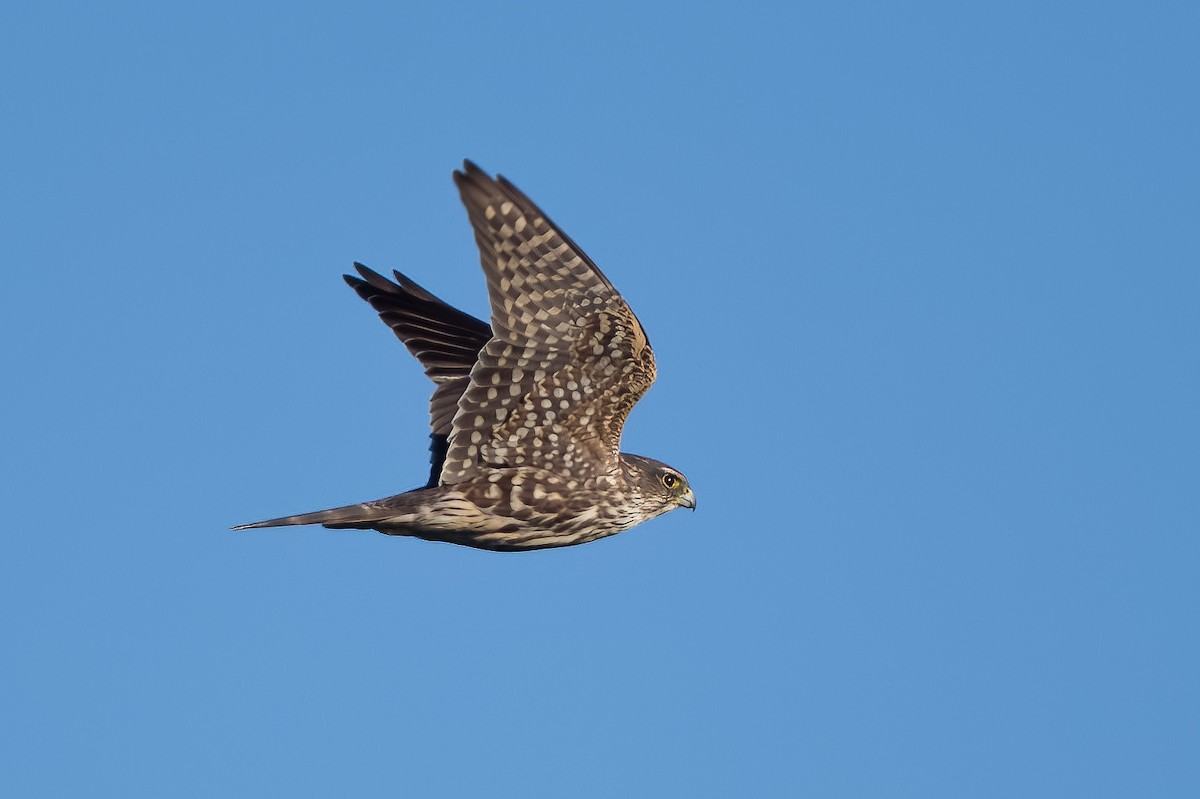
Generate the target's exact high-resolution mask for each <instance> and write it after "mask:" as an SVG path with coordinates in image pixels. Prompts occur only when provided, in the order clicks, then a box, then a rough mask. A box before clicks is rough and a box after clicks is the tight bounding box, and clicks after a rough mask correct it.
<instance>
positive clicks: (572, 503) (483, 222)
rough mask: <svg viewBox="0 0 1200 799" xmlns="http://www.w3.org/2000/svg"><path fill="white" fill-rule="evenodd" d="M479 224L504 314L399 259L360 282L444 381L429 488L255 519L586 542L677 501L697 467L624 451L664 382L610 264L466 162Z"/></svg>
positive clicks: (461, 176)
mask: <svg viewBox="0 0 1200 799" xmlns="http://www.w3.org/2000/svg"><path fill="white" fill-rule="evenodd" d="M454 181H455V183H456V184H457V185H458V188H459V192H460V195H461V197H462V201H463V204H464V205H465V206H466V208H467V216H468V217H469V219H470V221H471V225H472V227H473V228H474V230H475V241H476V243H477V244H478V245H479V251H480V258H481V262H482V264H483V271H484V274H485V275H486V277H487V284H488V296H489V298H490V300H491V324H490V325H488V324H487V323H485V322H482V321H480V320H479V319H476V318H475V317H473V316H471V315H470V314H466V313H463V312H462V311H459V310H457V309H455V308H453V307H451V306H450V305H447V304H446V303H444V302H442V301H441V300H439V299H438V298H437V297H435V296H434V295H432V294H430V293H429V292H428V291H426V290H425V289H423V288H421V287H420V286H418V285H417V284H416V283H414V282H413V281H412V280H410V279H408V278H407V277H405V276H404V275H401V274H400V273H399V272H394V273H393V274H394V275H395V277H396V282H394V283H393V282H392V281H391V280H388V279H387V278H385V277H383V276H382V275H379V274H377V273H375V272H373V271H371V270H370V269H368V268H367V267H365V266H362V265H361V264H355V268H356V269H357V270H358V273H359V274H360V275H361V278H358V277H352V276H349V275H347V276H346V282H347V283H349V284H350V286H351V287H352V288H353V289H354V290H355V291H356V292H357V293H358V295H359V296H360V297H362V298H363V299H364V300H366V301H367V302H369V303H370V304H371V307H373V308H374V309H375V310H376V311H377V312H378V313H379V316H380V318H381V319H382V320H383V321H384V322H385V323H386V324H387V325H388V326H389V327H391V328H392V331H393V332H394V333H395V334H396V336H397V337H398V338H399V339H400V340H401V341H402V342H403V343H404V345H405V346H406V347H407V348H408V350H409V352H411V353H412V354H413V355H414V356H416V358H417V359H418V360H419V361H420V362H421V364H422V365H423V366H424V367H425V373H426V374H427V375H428V376H429V377H430V379H432V380H433V381H434V383H436V384H437V386H436V388H435V389H434V392H433V397H432V399H431V400H430V424H431V427H432V441H433V443H432V446H431V450H432V453H433V457H432V470H431V473H430V477H429V482H428V484H427V485H426V486H425V487H424V488H420V489H417V490H415V491H409V492H407V493H404V494H399V495H396V496H393V497H388V498H386V499H381V500H376V501H374V502H366V503H362V504H359V505H348V506H346V507H341V508H333V509H331V510H324V511H317V512H315V513H306V514H302V515H299V516H286V517H283V518H280V519H271V520H270V521H265V522H257V523H254V524H244V525H240V526H238V527H235V528H234V529H235V530H242V529H247V528H253V527H274V526H279V525H291V524H323V525H325V526H326V527H332V528H357V529H373V530H378V531H380V532H382V533H387V534H390V535H409V536H416V537H418V538H425V539H429V540H435V541H447V542H450V543H455V544H464V545H467V546H472V547H478V548H481V549H492V550H501V551H512V550H524V549H540V548H544V547H555V546H570V545H572V544H582V543H585V542H587V541H592V540H595V539H597V538H602V537H604V536H609V535H613V534H615V533H619V532H622V531H624V530H627V529H629V528H630V527H633V526H634V525H636V524H640V523H641V522H643V521H646V520H647V519H651V518H654V517H655V516H658V515H660V514H662V513H665V512H667V511H669V510H671V509H673V508H676V507H689V508H693V509H694V508H695V506H696V498H695V495H694V494H693V493H692V490H691V489H690V488H689V487H688V484H687V480H686V479H685V478H684V476H683V475H682V474H680V473H679V472H678V471H676V470H675V469H672V468H671V467H669V466H667V465H665V464H663V463H659V462H658V461H654V460H651V459H649V458H643V457H641V456H639V455H630V454H627V453H622V452H620V449H619V446H620V442H621V430H622V428H623V426H624V424H625V419H626V417H627V416H628V415H629V411H630V410H631V409H632V408H633V406H634V404H635V403H636V402H637V401H638V400H639V399H640V398H641V396H642V395H643V394H644V393H645V392H646V390H647V389H648V388H649V387H650V384H651V383H653V382H654V376H655V365H654V353H653V351H652V350H651V348H650V342H649V340H648V339H647V338H646V333H645V331H644V330H643V329H642V326H641V323H640V322H638V320H637V317H636V316H634V314H633V311H632V310H630V308H629V306H628V305H627V304H626V302H625V300H623V299H622V298H621V295H620V294H618V293H617V290H616V289H615V288H613V285H612V284H611V283H610V282H609V281H608V278H606V277H605V276H604V274H603V273H602V272H601V271H600V269H599V268H598V267H597V266H596V265H595V264H594V263H592V261H591V259H590V258H588V257H587V255H585V254H584V252H583V251H582V250H581V249H579V247H577V246H576V245H575V243H574V242H573V241H571V239H570V238H568V237H567V236H566V234H564V233H563V232H562V231H561V230H559V229H558V228H557V227H556V226H555V225H554V223H553V222H551V221H550V219H549V218H548V217H547V216H546V215H545V214H544V213H542V211H541V210H540V209H539V208H538V207H537V206H536V205H534V203H533V202H532V201H531V200H530V199H529V198H528V197H526V196H525V195H524V194H523V193H522V192H521V191H520V190H518V189H517V188H516V187H515V186H513V185H512V184H511V183H509V182H508V181H507V180H505V179H504V178H503V177H500V176H497V177H496V178H495V179H493V178H491V177H489V176H488V175H487V174H486V173H485V172H483V171H482V170H480V169H479V167H477V166H475V165H474V164H472V163H471V162H470V161H467V162H464V165H463V170H462V171H460V172H455V173H454Z"/></svg>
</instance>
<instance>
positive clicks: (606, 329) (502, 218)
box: [441, 161, 655, 485]
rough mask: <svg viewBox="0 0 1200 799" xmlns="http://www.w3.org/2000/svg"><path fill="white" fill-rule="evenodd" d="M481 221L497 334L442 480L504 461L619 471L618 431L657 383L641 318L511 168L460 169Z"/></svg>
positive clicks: (465, 194) (569, 470)
mask: <svg viewBox="0 0 1200 799" xmlns="http://www.w3.org/2000/svg"><path fill="white" fill-rule="evenodd" d="M454 178H455V182H456V183H457V184H458V188H459V192H460V193H461V196H462V201H463V204H464V205H465V206H466V208H467V215H468V217H469V218H470V221H471V225H472V227H474V229H475V240H476V243H477V244H478V245H479V251H480V259H481V262H482V264H483V271H484V273H485V275H486V276H487V283H488V294H489V298H490V300H491V328H492V332H493V338H492V339H491V340H490V341H488V342H487V344H486V345H485V346H484V347H483V349H482V350H481V351H480V353H479V360H478V362H477V363H476V364H475V366H474V368H473V369H472V370H471V376H470V381H469V383H468V386H467V389H466V391H465V392H464V393H463V395H462V397H461V398H460V399H459V401H458V411H457V413H456V414H455V416H454V423H453V430H452V432H451V435H450V446H449V451H448V453H447V455H446V461H445V464H444V466H443V469H442V475H441V482H442V484H443V485H445V484H452V483H458V482H462V481H464V480H467V479H469V478H472V477H476V476H479V475H481V474H484V473H486V472H490V471H491V470H492V469H494V468H497V467H522V466H528V467H536V468H539V469H544V470H547V471H550V472H553V473H556V474H560V475H563V476H564V477H568V478H572V479H577V480H584V481H586V480H588V479H590V478H593V477H597V476H601V475H609V476H611V475H614V474H616V471H617V469H618V466H619V451H618V450H619V445H620V440H621V429H622V427H623V426H624V424H625V418H626V417H627V416H628V414H629V411H630V409H632V408H633V405H634V403H636V402H637V401H638V399H640V398H641V396H642V395H643V394H644V393H645V392H646V390H647V389H648V388H649V387H650V384H651V383H653V382H654V375H655V367H654V353H653V352H652V350H651V348H650V344H649V342H648V341H647V339H646V334H645V332H644V331H643V330H642V326H641V324H640V323H639V322H638V320H637V317H635V316H634V314H633V311H631V310H630V308H629V306H628V305H627V304H626V303H625V300H624V299H622V298H621V296H620V294H618V293H617V291H616V289H614V288H613V286H612V284H611V283H610V282H609V281H608V279H607V278H606V277H605V276H604V274H603V273H602V272H601V271H600V270H599V268H597V267H596V265H595V264H594V263H592V261H591V259H589V258H588V257H587V256H586V255H585V254H584V253H583V251H582V250H580V249H579V248H578V247H577V246H576V245H575V243H574V242H573V241H571V240H570V239H569V238H568V237H567V236H566V235H565V234H564V233H562V231H560V230H559V229H558V228H557V227H556V226H555V225H554V223H553V222H551V221H550V219H549V218H547V217H546V215H545V214H544V213H542V211H541V210H540V209H539V208H538V207H537V206H536V205H534V203H533V202H532V201H531V200H529V198H528V197H526V196H525V195H524V194H522V193H521V192H520V191H519V190H518V189H517V188H516V187H515V186H513V185H512V184H511V183H509V182H508V181H506V180H505V179H504V178H502V177H497V178H496V179H494V180H493V179H492V178H491V177H489V176H488V175H487V174H486V173H484V172H483V171H482V170H480V169H479V168H478V167H476V166H475V165H474V164H472V163H470V162H469V161H468V162H466V163H465V164H464V168H463V171H461V172H455V173H454Z"/></svg>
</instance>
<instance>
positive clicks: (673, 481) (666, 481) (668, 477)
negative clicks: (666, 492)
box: [659, 472, 679, 488]
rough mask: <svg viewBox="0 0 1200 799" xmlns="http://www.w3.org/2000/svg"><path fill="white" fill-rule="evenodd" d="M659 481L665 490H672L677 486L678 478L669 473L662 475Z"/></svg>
mask: <svg viewBox="0 0 1200 799" xmlns="http://www.w3.org/2000/svg"><path fill="white" fill-rule="evenodd" d="M659 479H660V480H662V484H663V485H665V486H666V487H667V488H674V487H675V486H677V485H679V478H678V477H676V476H675V475H673V474H671V473H669V472H668V473H667V474H664V475H663V476H662V477H660V478H659Z"/></svg>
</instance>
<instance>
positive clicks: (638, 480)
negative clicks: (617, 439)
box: [621, 452, 696, 518]
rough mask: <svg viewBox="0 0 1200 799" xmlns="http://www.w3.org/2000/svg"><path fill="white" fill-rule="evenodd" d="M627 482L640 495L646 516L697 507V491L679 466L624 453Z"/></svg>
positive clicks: (622, 455) (623, 464)
mask: <svg viewBox="0 0 1200 799" xmlns="http://www.w3.org/2000/svg"><path fill="white" fill-rule="evenodd" d="M621 463H622V466H623V467H624V472H625V480H626V485H627V486H628V487H629V488H631V489H632V490H633V491H634V492H636V493H637V494H638V495H640V498H641V503H642V505H643V511H644V512H646V514H647V518H652V517H654V516H658V515H659V514H661V513H666V512H667V511H669V510H674V509H675V508H691V509H692V510H695V509H696V494H695V493H694V492H693V491H692V487H691V486H689V485H688V481H687V478H686V477H684V476H683V473H682V472H680V471H679V470H678V469H673V468H671V467H670V466H668V465H667V464H665V463H661V462H660V461H656V460H652V459H651V458H643V457H642V456H641V455H630V454H628V453H625V452H622V453H621Z"/></svg>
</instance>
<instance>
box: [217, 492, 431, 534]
mask: <svg viewBox="0 0 1200 799" xmlns="http://www.w3.org/2000/svg"><path fill="white" fill-rule="evenodd" d="M402 496H404V495H403V494H401V495H399V496H396V497H388V498H387V499H381V500H378V501H376V502H363V503H359V504H357V505H343V506H342V507H340V508H329V509H328V510H318V511H313V512H312V513H301V514H298V515H296V516H281V517H279V518H278V519H267V520H266V521H264V522H253V523H251V524H239V525H237V526H236V527H234V528H232V529H234V530H252V529H254V528H257V527H285V526H288V525H293V524H323V525H325V526H326V527H333V528H342V529H356V530H369V529H371V528H372V527H373V526H374V525H375V524H377V523H378V522H380V521H381V520H383V519H388V520H389V521H391V520H395V521H397V522H402V521H404V517H405V516H406V515H410V514H406V513H405V509H404V508H403V507H400V506H399V505H407V504H409V503H407V502H404V503H397V502H396V500H398V499H399V498H400V497H402Z"/></svg>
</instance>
